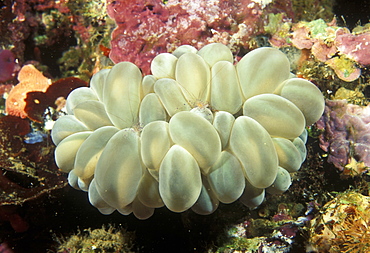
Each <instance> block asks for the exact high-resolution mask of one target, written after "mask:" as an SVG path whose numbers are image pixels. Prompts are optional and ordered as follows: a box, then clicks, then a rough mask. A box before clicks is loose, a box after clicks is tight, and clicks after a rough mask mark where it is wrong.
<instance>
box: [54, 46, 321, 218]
mask: <svg viewBox="0 0 370 253" xmlns="http://www.w3.org/2000/svg"><path fill="white" fill-rule="evenodd" d="M233 62H234V59H233V55H232V53H231V51H230V50H229V49H228V48H227V47H226V46H225V45H223V44H220V43H213V44H209V45H207V46H205V47H203V48H202V49H200V50H199V51H198V50H196V49H195V48H194V47H191V46H189V45H185V46H181V47H179V48H178V49H177V50H175V51H174V52H173V54H169V53H164V54H159V55H158V56H156V57H155V58H154V59H153V61H152V64H151V70H152V73H153V75H147V76H144V78H143V77H142V75H141V73H140V71H139V69H138V68H137V67H136V66H135V65H133V64H132V63H129V62H123V63H119V64H117V65H115V66H114V67H113V68H112V69H111V70H104V71H101V72H99V73H97V74H96V75H95V76H94V77H93V79H92V80H91V83H90V86H91V88H79V89H76V90H74V91H73V92H72V93H71V94H70V95H69V96H68V98H67V104H66V108H67V112H68V115H67V116H64V117H61V118H60V119H58V120H57V122H56V123H55V125H54V128H53V130H52V139H53V141H54V143H55V144H56V145H57V148H56V151H55V158H56V163H57V165H58V167H59V168H60V169H61V170H62V171H64V172H69V182H70V184H71V185H72V186H73V187H75V188H79V189H82V190H85V191H88V192H89V199H90V202H91V203H92V204H93V205H94V206H95V207H97V208H98V209H99V211H101V212H102V213H104V214H110V213H112V212H113V211H114V210H116V209H117V210H118V211H119V212H120V213H122V214H129V213H131V212H133V213H134V215H135V216H136V217H138V218H140V219H146V218H148V217H150V216H151V215H152V214H153V212H154V208H159V207H162V206H163V205H165V206H166V207H167V208H169V209H170V210H171V211H174V212H182V211H185V210H187V209H189V208H192V210H194V211H195V212H196V213H200V214H210V213H212V212H214V211H215V210H216V209H217V207H218V205H219V202H221V203H231V202H234V201H236V200H237V199H239V198H240V200H241V201H242V203H243V204H245V205H246V206H248V207H250V208H255V207H256V206H258V205H259V204H260V203H261V202H262V201H263V199H264V195H265V190H264V189H265V188H266V191H267V192H268V193H271V194H281V193H282V192H284V191H286V190H287V189H288V188H289V186H290V184H291V176H290V173H292V172H296V171H297V170H299V168H300V165H301V163H302V162H303V161H304V159H305V156H306V149H305V144H304V143H305V141H306V138H307V136H306V132H305V131H304V127H305V126H306V125H311V124H313V123H314V122H316V121H317V120H318V119H319V117H320V116H321V114H322V112H323V110H324V100H323V97H322V95H321V92H320V90H319V89H318V88H317V87H316V86H315V85H314V84H312V83H311V82H309V81H307V80H304V79H300V78H290V79H289V76H290V72H289V61H288V59H287V58H286V56H285V55H284V54H283V53H281V52H280V51H279V50H277V49H273V48H260V49H256V50H254V51H251V52H250V53H248V54H246V55H245V56H244V57H243V58H242V59H241V60H240V61H239V62H238V63H237V64H236V65H235V66H234V65H233ZM272 66H274V67H272ZM261 84H263V85H261ZM308 105H309V106H308ZM241 115H243V116H241ZM251 143H253V145H251ZM117 150H120V152H121V153H120V155H119V156H118V157H117V154H116V151H117ZM117 179H118V180H117Z"/></svg>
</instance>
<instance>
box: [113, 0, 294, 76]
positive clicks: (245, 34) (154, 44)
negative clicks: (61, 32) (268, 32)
mask: <svg viewBox="0 0 370 253" xmlns="http://www.w3.org/2000/svg"><path fill="white" fill-rule="evenodd" d="M257 2H258V1H256V0H236V1H228V0H212V1H204V0H196V1H194V0H192V1H190V0H185V1H178V0H169V1H168V2H167V3H166V4H163V3H162V1H160V0H148V1H141V0H133V1H126V0H116V1H112V0H110V1H108V5H107V11H108V14H109V16H110V17H111V18H113V19H114V20H115V21H116V24H117V28H116V29H115V30H114V31H113V33H112V40H111V49H112V50H111V53H110V58H111V59H112V60H113V62H114V63H118V62H121V61H130V62H133V63H135V64H136V65H137V66H139V67H140V68H141V69H142V71H143V72H144V74H149V72H150V71H149V63H150V61H151V60H152V59H153V58H154V56H156V55H157V54H159V53H164V52H172V51H173V50H174V49H176V48H177V47H178V46H180V45H183V44H188V45H192V46H195V47H196V48H201V47H203V46H204V45H206V44H209V43H212V42H220V43H223V44H226V45H228V46H229V47H230V48H232V49H233V50H234V52H235V51H237V50H239V49H240V48H246V49H248V48H249V45H248V42H249V41H250V39H251V38H252V37H253V36H255V35H258V34H261V33H262V32H263V26H264V25H265V23H264V19H266V16H264V15H262V13H263V10H265V9H264V8H263V7H265V6H261V5H260V4H258V3H257ZM275 2H277V3H276V4H281V3H283V2H284V4H281V6H284V8H285V10H282V11H285V12H287V13H291V5H290V4H288V2H289V3H290V1H287V0H279V1H275ZM285 3H286V4H285ZM269 8H271V9H273V8H274V7H273V6H272V7H271V6H269ZM266 9H267V8H266Z"/></svg>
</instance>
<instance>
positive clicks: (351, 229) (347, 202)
mask: <svg viewBox="0 0 370 253" xmlns="http://www.w3.org/2000/svg"><path fill="white" fill-rule="evenodd" d="M310 243H311V245H314V247H315V248H316V250H317V252H329V253H334V252H344V253H346V252H351V253H352V252H355V253H360V252H363V253H365V252H369V251H370V197H368V196H364V195H362V194H359V193H357V192H353V191H350V192H346V193H343V194H341V195H339V196H337V197H336V198H334V199H333V200H332V201H330V202H329V203H327V204H326V205H325V206H324V207H323V212H322V214H321V215H320V216H318V217H316V218H315V219H313V220H312V221H311V238H310Z"/></svg>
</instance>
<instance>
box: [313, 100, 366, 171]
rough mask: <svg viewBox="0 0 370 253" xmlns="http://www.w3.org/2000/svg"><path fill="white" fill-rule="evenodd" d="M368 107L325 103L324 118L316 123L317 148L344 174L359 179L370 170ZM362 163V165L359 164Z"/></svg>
mask: <svg viewBox="0 0 370 253" xmlns="http://www.w3.org/2000/svg"><path fill="white" fill-rule="evenodd" d="M369 123H370V106H369V105H368V106H365V107H363V106H358V105H353V104H348V103H347V101H346V100H327V101H326V106H325V112H324V115H323V117H322V118H321V119H320V120H319V121H318V122H317V127H318V129H321V130H323V133H322V134H321V135H320V147H321V148H322V149H323V150H324V151H325V152H328V162H331V163H333V164H334V165H335V167H337V168H338V169H340V170H342V171H343V170H344V174H347V175H358V174H361V173H363V172H365V171H366V170H367V167H369V166H370V147H369V136H370V127H369ZM362 163H363V164H362Z"/></svg>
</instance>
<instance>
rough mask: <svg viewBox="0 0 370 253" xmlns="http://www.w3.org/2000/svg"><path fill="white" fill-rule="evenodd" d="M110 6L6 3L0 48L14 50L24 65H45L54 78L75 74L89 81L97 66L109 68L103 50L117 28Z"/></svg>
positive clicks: (81, 1)
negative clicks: (111, 16) (113, 30)
mask: <svg viewBox="0 0 370 253" xmlns="http://www.w3.org/2000/svg"><path fill="white" fill-rule="evenodd" d="M105 3H106V1H98V2H97V1H85V0H78V1H65V0H62V1H45V0H16V1H4V5H2V8H1V10H0V14H1V17H2V22H1V26H0V30H1V34H2V35H3V37H2V38H3V39H2V40H1V41H0V47H1V48H2V49H6V50H10V51H11V52H12V54H14V58H15V59H17V61H18V63H19V64H20V66H23V65H24V64H34V65H36V63H40V64H43V67H44V68H45V69H44V70H46V69H47V72H48V73H49V74H50V75H51V76H59V77H62V76H64V77H65V76H71V75H76V76H79V77H81V78H83V79H86V80H87V79H89V78H90V77H91V76H92V74H93V73H94V71H97V70H96V68H97V69H98V70H99V69H100V68H101V65H106V64H108V63H107V62H105V61H106V59H107V57H105V56H104V55H103V53H102V52H101V50H100V49H99V48H100V46H108V44H109V34H110V32H111V28H112V26H113V22H112V21H109V18H108V16H107V14H106V12H105V7H106V5H105ZM63 55H65V56H63ZM58 59H59V60H58Z"/></svg>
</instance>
